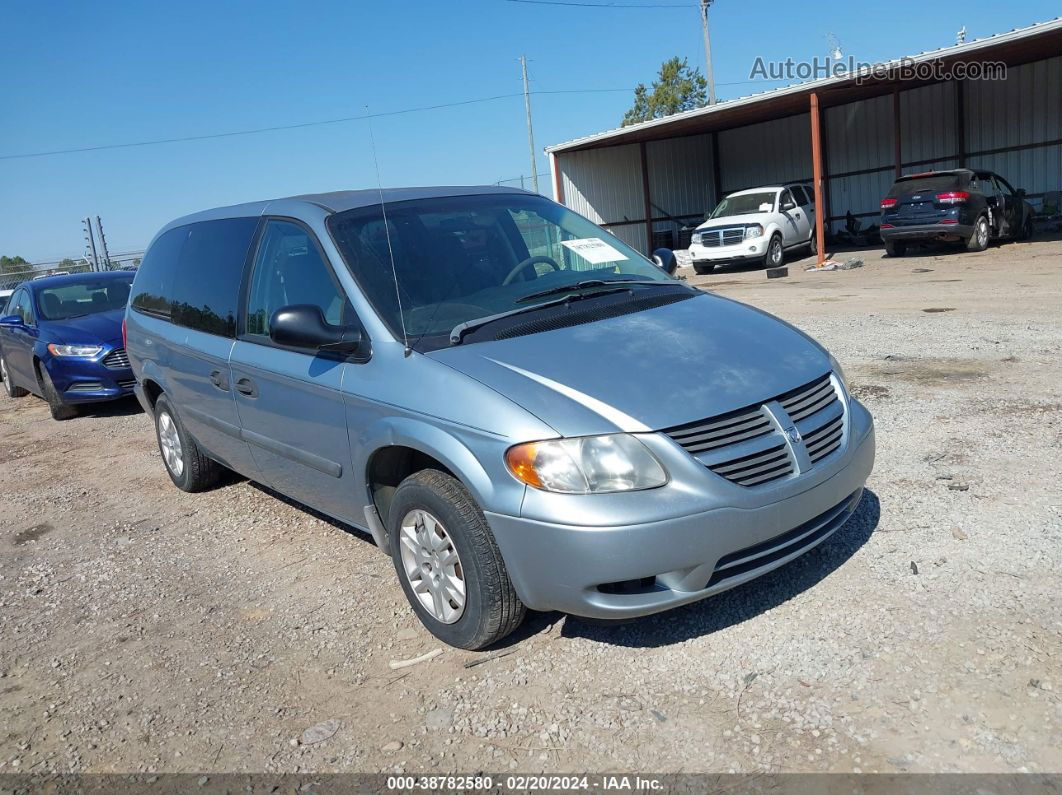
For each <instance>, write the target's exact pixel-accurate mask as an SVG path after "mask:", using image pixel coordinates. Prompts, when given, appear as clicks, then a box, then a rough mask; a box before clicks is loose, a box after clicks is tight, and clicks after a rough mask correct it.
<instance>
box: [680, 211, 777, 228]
mask: <svg viewBox="0 0 1062 795" xmlns="http://www.w3.org/2000/svg"><path fill="white" fill-rule="evenodd" d="M768 215H770V213H743V214H742V215H727V216H724V217H722V218H713V219H712V220H710V221H705V222H704V223H703V224H701V225H700V226H698V227H697V229H696V231H697V232H703V231H704V230H705V229H729V228H730V227H732V226H741V225H742V224H760V225H761V226H762V225H763V223H764V219H765V218H766V217H767V216H768Z"/></svg>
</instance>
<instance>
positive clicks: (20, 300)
mask: <svg viewBox="0 0 1062 795" xmlns="http://www.w3.org/2000/svg"><path fill="white" fill-rule="evenodd" d="M8 314H12V315H18V316H19V317H20V318H22V322H23V323H25V324H26V325H27V326H32V325H33V310H31V309H30V300H29V293H28V292H26V291H25V290H20V291H19V292H18V294H17V295H16V296H15V298H14V300H12V302H11V308H10V309H9V310H8Z"/></svg>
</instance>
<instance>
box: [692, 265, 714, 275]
mask: <svg viewBox="0 0 1062 795" xmlns="http://www.w3.org/2000/svg"><path fill="white" fill-rule="evenodd" d="M693 270H694V272H695V273H696V274H697V275H698V276H707V275H708V274H709V273H711V272H712V271H714V270H715V265H698V264H697V263H694V264H693Z"/></svg>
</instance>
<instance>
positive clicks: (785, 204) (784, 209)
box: [781, 202, 796, 213]
mask: <svg viewBox="0 0 1062 795" xmlns="http://www.w3.org/2000/svg"><path fill="white" fill-rule="evenodd" d="M793 209H796V204H794V203H793V202H782V207H781V211H782V212H783V213H787V212H789V211H790V210H793Z"/></svg>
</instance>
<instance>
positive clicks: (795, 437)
mask: <svg viewBox="0 0 1062 795" xmlns="http://www.w3.org/2000/svg"><path fill="white" fill-rule="evenodd" d="M785 435H786V437H787V438H788V439H789V441H791V442H792V443H793V444H796V443H797V442H799V441H800V431H798V430H797V429H796V426H795V425H790V426H789V427H788V428H786V429H785Z"/></svg>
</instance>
